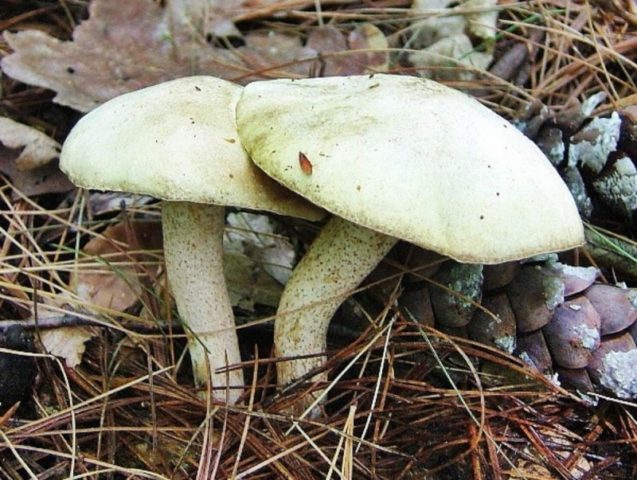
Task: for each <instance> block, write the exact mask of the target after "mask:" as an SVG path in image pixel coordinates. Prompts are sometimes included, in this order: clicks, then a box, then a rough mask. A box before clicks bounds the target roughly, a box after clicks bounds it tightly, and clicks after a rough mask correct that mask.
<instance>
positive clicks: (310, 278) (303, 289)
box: [274, 217, 397, 405]
mask: <svg viewBox="0 0 637 480" xmlns="http://www.w3.org/2000/svg"><path fill="white" fill-rule="evenodd" d="M396 241H397V240H396V239H395V238H394V237H390V236H388V235H385V234H383V233H379V232H375V231H374V230H370V229H368V228H365V227H361V226H359V225H356V224H354V223H351V222H348V221H347V220H343V219H342V218H339V217H333V218H332V219H331V220H330V221H329V222H328V224H327V225H326V226H325V227H324V228H323V229H322V230H321V233H320V234H319V236H318V237H317V238H316V240H315V241H314V243H313V244H312V246H311V247H310V249H309V251H308V252H307V253H306V254H305V256H304V257H303V259H302V260H301V261H300V262H299V264H298V265H297V266H296V268H295V269H294V272H293V273H292V276H291V277H290V280H289V281H288V283H287V285H286V286H285V290H284V292H283V296H282V297H281V302H280V304H279V310H278V314H277V321H276V322H275V324H274V345H275V347H276V355H277V357H282V358H286V357H297V356H301V355H308V354H319V355H318V356H316V357H309V358H301V359H296V360H288V361H280V362H279V363H277V377H278V378H277V380H278V382H279V384H283V385H285V384H286V383H289V382H291V381H293V380H295V379H297V378H300V377H302V376H304V375H305V374H307V373H308V372H309V371H311V370H312V369H314V368H316V367H318V366H320V365H321V364H322V363H323V361H324V359H323V357H322V356H321V354H323V353H324V352H325V348H326V338H327V329H328V326H329V323H330V320H331V319H332V317H333V316H334V313H335V312H336V310H337V309H338V307H339V306H340V305H341V303H343V300H344V299H345V298H346V297H347V296H348V295H349V294H351V291H352V290H353V289H354V288H356V287H357V286H358V285H359V284H360V283H361V281H362V280H363V279H364V278H365V277H366V276H367V275H368V274H369V273H370V272H371V271H372V270H373V269H374V267H376V265H378V263H379V262H380V261H381V260H382V259H383V257H384V256H385V255H386V254H387V252H389V250H390V249H391V248H392V246H394V244H395V243H396ZM326 379H327V377H326V374H324V373H322V374H320V375H317V376H315V377H314V379H313V380H319V381H320V380H326ZM309 400H310V399H308V403H307V405H309Z"/></svg>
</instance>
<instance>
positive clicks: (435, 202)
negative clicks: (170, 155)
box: [237, 75, 584, 263]
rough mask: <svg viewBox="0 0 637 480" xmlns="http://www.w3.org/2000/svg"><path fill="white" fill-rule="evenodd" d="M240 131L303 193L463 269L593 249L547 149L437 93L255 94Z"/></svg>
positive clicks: (356, 86) (480, 110)
mask: <svg viewBox="0 0 637 480" xmlns="http://www.w3.org/2000/svg"><path fill="white" fill-rule="evenodd" d="M237 124H238V128H239V135H240V137H241V141H242V143H243V145H244V148H246V150H247V151H248V152H249V154H250V155H251V157H252V159H253V160H254V161H255V163H257V165H259V166H260V167H261V168H262V169H263V170H264V171H265V172H266V173H267V174H268V175H270V176H272V177H273V178H274V179H276V180H277V181H279V182H281V183H282V184H283V185H285V186H287V187H288V188H290V189H291V190H293V191H295V192H297V193H299V194H300V195H302V196H304V197H305V198H307V199H309V200H310V201H312V202H313V203H315V204H317V205H319V206H321V207H323V208H325V209H327V210H329V211H331V212H332V213H334V214H336V215H339V216H341V217H343V218H345V219H347V220H349V221H351V222H354V223H357V224H360V225H363V226H365V227H368V228H371V229H374V230H377V231H380V232H382V233H385V234H387V235H391V236H394V237H397V238H401V239H405V240H408V241H410V242H412V243H414V244H416V245H419V246H422V247H424V248H427V249H430V250H434V251H436V252H439V253H442V254H445V255H448V256H450V257H452V258H454V259H456V260H458V261H461V262H475V263H498V262H503V261H508V260H514V259H520V258H525V257H529V256H532V255H536V254H540V253H545V252H552V251H559V250H565V249H568V248H572V247H575V246H577V245H580V244H582V243H583V242H584V234H583V226H582V222H581V220H580V217H579V214H578V212H577V208H576V206H575V202H574V201H573V198H572V197H571V194H570V192H569V191H568V189H567V187H566V185H565V184H564V183H563V182H562V180H561V178H560V176H559V175H558V173H557V172H556V171H555V169H554V168H553V167H552V165H551V164H550V163H549V161H548V160H547V159H546V158H545V157H544V155H543V154H542V153H541V152H540V150H539V149H538V148H537V147H536V145H535V144H534V143H533V142H532V141H530V140H529V139H527V138H526V137H525V136H524V135H523V134H522V133H520V132H519V131H518V130H517V129H516V128H515V127H514V126H513V125H511V124H510V123H508V122H507V121H506V120H504V119H503V118H501V117H500V116H498V115H497V114H495V113H493V112H492V111H490V110H489V109H488V108H486V107H484V106H482V105H481V104H480V103H479V102H477V101H476V100H474V99H472V98H470V97H468V96H467V95H465V94H463V93H460V92H458V91H456V90H453V89H450V88H447V87H445V86H443V85H440V84H438V83H436V82H432V81H428V80H424V79H418V78H414V77H408V76H398V75H374V76H354V77H329V78H313V79H306V80H296V81H295V80H273V81H264V82H254V83H251V84H249V85H248V86H247V87H245V89H244V91H243V95H242V97H241V99H240V100H239V103H238V105H237ZM300 154H302V155H300Z"/></svg>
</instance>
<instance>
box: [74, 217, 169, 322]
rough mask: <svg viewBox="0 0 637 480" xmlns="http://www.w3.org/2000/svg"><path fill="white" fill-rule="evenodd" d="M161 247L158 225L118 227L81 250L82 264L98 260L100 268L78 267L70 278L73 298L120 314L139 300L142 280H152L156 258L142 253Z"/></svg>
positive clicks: (152, 223)
mask: <svg viewBox="0 0 637 480" xmlns="http://www.w3.org/2000/svg"><path fill="white" fill-rule="evenodd" d="M128 239H131V240H128ZM129 241H130V243H129ZM161 245H162V243H161V227H160V225H159V223H157V222H143V221H131V222H128V223H118V224H117V225H114V226H112V227H109V228H107V229H106V230H105V231H104V233H103V236H102V237H96V238H93V239H91V240H90V241H89V242H88V243H87V244H86V245H85V247H84V250H83V253H84V254H85V255H86V256H87V257H88V258H85V259H83V260H82V261H85V260H88V261H90V262H91V263H94V262H95V261H96V260H98V262H100V261H102V262H103V263H104V264H103V266H101V267H100V266H96V267H91V268H90V270H89V269H86V268H82V264H81V263H80V270H78V271H77V272H76V273H75V274H74V275H73V277H72V280H71V285H72V286H73V288H74V290H75V292H76V293H77V295H78V296H79V297H80V298H83V299H84V300H86V301H87V302H89V303H90V304H91V305H95V306H98V307H103V308H109V309H112V310H116V311H124V310H126V309H127V308H129V307H130V306H132V305H133V304H134V303H135V302H136V301H137V300H138V299H139V298H140V295H141V293H142V284H141V282H140V280H141V278H142V276H146V277H147V278H149V279H151V280H153V279H155V278H156V275H157V270H158V267H159V265H158V264H157V261H156V258H153V257H152V256H151V255H149V254H147V253H143V252H142V251H143V250H157V249H160V248H161ZM142 262H146V264H144V263H142ZM148 263H150V264H148Z"/></svg>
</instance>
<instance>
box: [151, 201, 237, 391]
mask: <svg viewBox="0 0 637 480" xmlns="http://www.w3.org/2000/svg"><path fill="white" fill-rule="evenodd" d="M162 223H163V231H164V255H165V261H166V269H167V271H168V281H169V283H170V287H171V289H172V292H173V295H174V296H175V301H176V303H177V310H178V311H179V316H180V317H181V321H182V322H183V323H184V325H185V327H186V330H187V331H188V332H189V334H188V348H189V351H190V358H191V360H192V366H193V374H194V377H195V382H196V384H197V385H199V386H202V385H206V383H207V382H208V381H210V383H211V386H212V387H214V388H215V389H214V390H213V391H212V396H213V398H214V399H215V400H219V401H225V400H226V391H225V389H224V388H225V387H226V386H228V387H231V388H230V390H229V392H228V397H227V398H228V400H229V402H230V403H235V402H236V401H237V399H238V397H239V395H240V394H241V388H232V387H243V386H244V382H243V372H242V370H241V369H240V368H239V369H235V370H231V371H229V372H228V373H225V372H221V373H217V372H216V370H217V369H219V368H223V367H225V366H226V365H232V364H237V363H240V362H241V355H240V352H239V341H238V339H237V332H236V329H235V323H234V313H233V311H232V305H231V303H230V298H229V296H228V290H227V288H226V281H225V278H224V274H223V248H222V240H223V228H224V208H223V207H219V206H216V205H203V204H197V203H190V202H171V201H164V203H163V206H162ZM208 369H209V370H208ZM208 372H210V373H208ZM220 387H221V388H220Z"/></svg>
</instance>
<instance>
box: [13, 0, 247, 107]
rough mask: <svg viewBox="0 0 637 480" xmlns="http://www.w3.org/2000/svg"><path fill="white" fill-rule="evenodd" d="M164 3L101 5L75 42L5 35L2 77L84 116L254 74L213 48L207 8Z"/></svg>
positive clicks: (101, 0) (105, 1)
mask: <svg viewBox="0 0 637 480" xmlns="http://www.w3.org/2000/svg"><path fill="white" fill-rule="evenodd" d="M165 3H166V6H165V7H161V6H160V5H159V3H158V2H153V1H152V0H94V1H93V2H91V4H90V7H89V20H86V21H84V22H82V23H81V24H80V25H79V26H78V27H77V28H76V29H75V31H74V32H73V41H70V42H64V41H61V40H58V39H56V38H54V37H51V36H50V35H47V34H46V33H44V32H41V31H37V30H26V31H22V32H18V33H10V32H5V33H4V38H5V40H6V41H7V43H8V44H9V46H10V47H11V48H12V49H13V51H14V53H12V54H10V55H8V56H6V57H5V58H4V59H3V60H2V63H1V67H2V70H3V71H4V72H5V73H6V74H7V75H9V76H11V77H13V78H15V79H17V80H20V81H22V82H25V83H28V84H31V85H37V86H40V87H44V88H49V89H51V90H54V91H56V92H57V95H56V96H55V98H54V101H55V102H57V103H59V104H61V105H67V106H69V107H72V108H75V109H76V110H80V111H83V112H87V111H89V110H91V109H92V108H94V107H96V106H97V105H99V104H101V103H103V102H105V101H106V100H109V99H111V98H113V97H116V96H118V95H121V94H122V93H125V92H128V91H132V90H137V89H139V88H142V87H145V86H148V85H153V84H156V83H160V82H164V81H166V80H170V79H173V78H179V77H185V76H188V75H197V74H201V75H214V76H218V77H222V78H226V79H233V78H239V77H241V76H243V75H244V74H246V73H247V68H246V67H245V66H244V64H243V62H242V61H241V59H240V57H239V56H238V55H236V54H235V52H234V51H232V50H226V49H221V48H214V47H211V46H210V45H209V44H208V43H207V41H206V34H205V33H204V31H203V30H202V29H201V27H200V25H201V23H202V18H197V17H196V16H195V15H197V14H198V13H197V12H199V13H201V14H203V13H205V12H206V9H201V8H199V9H197V8H195V6H196V5H198V4H200V3H201V2H195V1H193V0H191V1H184V0H181V1H178V0H172V1H171V0H168V1H166V2H165ZM233 3H234V2H233ZM186 6H188V8H186ZM184 12H185V13H184ZM190 12H192V13H190ZM188 14H191V16H188Z"/></svg>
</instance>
